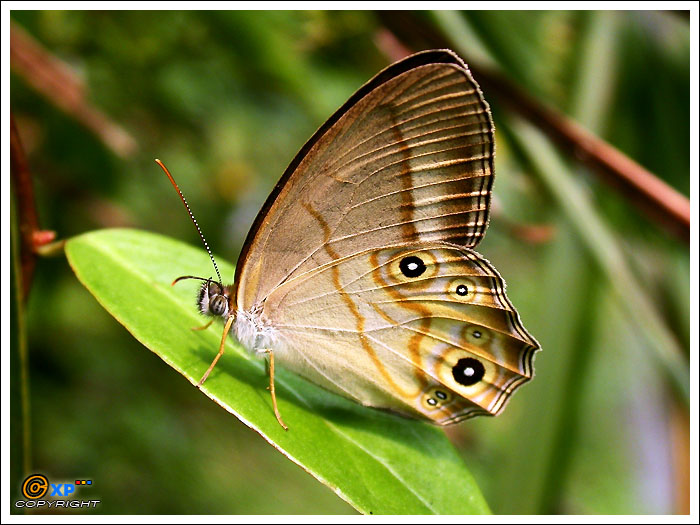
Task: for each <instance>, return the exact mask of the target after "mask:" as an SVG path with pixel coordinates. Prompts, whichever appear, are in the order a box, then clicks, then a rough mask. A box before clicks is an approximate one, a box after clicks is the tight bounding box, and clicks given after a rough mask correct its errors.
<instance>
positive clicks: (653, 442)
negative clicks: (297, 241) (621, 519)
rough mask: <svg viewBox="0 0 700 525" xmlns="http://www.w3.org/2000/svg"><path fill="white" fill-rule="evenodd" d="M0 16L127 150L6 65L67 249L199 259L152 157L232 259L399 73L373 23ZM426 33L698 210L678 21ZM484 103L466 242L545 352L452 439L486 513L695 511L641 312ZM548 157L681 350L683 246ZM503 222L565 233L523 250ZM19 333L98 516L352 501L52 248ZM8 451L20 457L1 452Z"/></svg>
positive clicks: (623, 16)
mask: <svg viewBox="0 0 700 525" xmlns="http://www.w3.org/2000/svg"><path fill="white" fill-rule="evenodd" d="M12 19H13V21H14V22H15V23H16V24H17V25H18V26H20V27H22V28H23V29H24V30H26V31H27V32H28V33H29V34H30V35H31V36H32V37H33V38H35V39H36V40H37V41H38V42H40V43H41V44H42V45H43V46H44V47H45V48H46V49H47V50H48V51H49V52H50V53H52V54H53V55H55V56H56V57H58V58H60V59H61V60H63V61H65V62H66V63H67V64H69V65H70V68H71V70H72V71H73V73H74V74H75V75H77V76H78V78H79V79H81V80H82V82H84V85H85V89H86V97H87V100H88V101H89V103H90V104H91V105H93V106H95V107H97V108H99V109H100V111H101V112H103V113H104V114H105V115H107V116H108V118H109V119H110V120H112V121H113V122H114V123H117V124H118V125H120V126H121V127H123V128H124V129H125V130H126V131H127V132H128V133H129V134H130V135H131V136H132V137H133V138H134V139H135V141H136V144H137V149H136V150H135V151H134V152H133V153H131V154H130V155H127V156H120V155H117V154H115V153H114V152H113V151H112V150H110V149H109V148H108V147H106V146H105V144H104V142H102V141H101V140H100V139H99V138H97V137H96V135H95V134H94V133H92V132H91V131H89V130H88V129H87V128H86V127H84V126H83V125H81V124H79V123H78V122H77V121H76V119H75V118H74V117H73V116H72V115H70V114H68V113H66V112H64V111H62V110H60V109H57V108H56V106H55V105H54V104H53V103H51V102H49V101H48V100H47V99H46V98H45V97H44V96H42V95H40V94H38V93H37V92H36V91H35V90H34V89H32V88H31V87H29V84H28V83H27V81H26V79H25V78H24V77H23V76H22V75H19V74H16V73H13V74H12V75H11V93H10V102H11V109H12V111H13V115H14V117H15V119H16V122H17V126H18V128H19V132H20V135H21V138H22V141H23V144H24V147H25V149H26V151H27V154H28V159H29V164H30V168H31V171H32V173H33V176H34V184H35V191H36V194H37V195H36V198H37V207H38V211H39V216H40V220H41V225H42V226H43V227H44V228H47V229H52V230H55V231H56V232H57V233H58V236H59V238H67V237H70V236H72V235H75V234H79V233H82V232H85V231H88V230H92V229H97V228H104V227H110V226H132V227H138V228H143V229H146V230H150V231H155V232H159V233H162V234H166V235H169V236H172V237H175V238H178V239H184V240H189V241H190V242H191V243H193V244H195V245H197V244H198V243H199V240H198V238H197V235H196V232H195V230H194V228H193V227H192V224H191V223H190V221H189V220H188V218H187V216H186V213H185V211H184V210H183V208H182V206H181V204H180V203H179V199H178V198H177V195H176V194H175V193H174V192H173V190H172V188H171V187H170V185H169V183H168V181H167V179H166V178H165V177H164V175H163V174H162V172H161V171H160V169H159V168H158V166H156V165H155V163H154V162H153V158H155V157H158V158H160V159H162V160H163V161H164V162H165V163H166V164H167V165H168V167H169V168H170V170H171V171H172V172H173V174H174V176H175V177H176V179H177V180H178V183H179V185H180V187H181V188H182V190H183V191H184V192H185V195H186V196H187V199H188V201H189V203H190V204H191V207H192V209H193V211H194V213H195V214H196V216H197V219H198V222H199V224H200V225H201V226H202V228H203V230H204V233H205V235H206V236H207V239H208V241H209V244H210V245H211V246H212V247H214V251H215V252H216V253H217V254H219V256H221V257H224V258H226V259H228V260H231V261H235V259H236V257H237V255H238V251H239V250H240V247H241V244H242V242H243V239H244V237H245V234H246V233H247V231H248V228H249V227H250V225H251V223H252V220H253V218H254V216H255V214H256V213H257V211H258V209H259V208H260V206H261V204H262V202H263V201H264V199H265V198H266V196H267V194H268V193H269V191H270V190H271V189H272V187H273V185H274V184H275V182H276V181H277V179H278V178H279V176H280V175H281V174H282V172H283V171H284V169H285V168H286V166H287V163H288V162H289V161H290V160H291V159H292V158H293V156H294V155H295V153H296V152H297V150H298V149H299V148H300V147H301V146H302V145H303V143H304V142H305V140H306V139H307V138H308V137H309V136H310V135H311V134H312V133H313V132H314V130H315V129H316V128H317V127H318V126H319V125H321V124H322V122H323V121H324V119H325V118H327V117H328V116H330V114H331V113H332V112H333V111H334V110H335V109H336V108H337V107H338V106H340V105H341V104H342V103H343V102H344V101H345V100H346V99H347V97H348V96H350V95H351V94H352V93H353V92H354V91H355V90H356V89H357V88H358V87H359V86H360V85H361V84H362V83H364V82H365V81H366V80H368V79H369V78H370V77H371V76H372V75H374V74H375V73H376V72H377V71H379V70H380V69H381V68H382V67H384V66H385V65H386V64H387V63H388V62H389V60H388V58H387V57H386V55H385V54H384V53H383V52H382V51H383V50H382V46H381V41H380V39H378V35H380V34H381V32H382V30H383V29H382V22H381V19H380V17H378V16H376V14H374V13H371V12H283V11H281V12H271V11H265V12H241V11H239V12H206V11H205V12H201V11H197V12H167V11H163V12H150V11H140V12H124V11H120V12H109V11H99V12H85V11H70V12H69V11H36V12H24V11H14V12H12ZM420 20H421V21H422V23H424V24H426V25H429V26H431V27H432V28H433V29H434V30H436V31H439V32H441V33H442V34H444V35H445V36H446V37H447V38H450V39H451V40H452V41H453V42H454V46H453V48H454V49H455V50H456V51H458V52H459V53H461V54H462V55H463V58H465V60H466V61H467V62H469V59H470V55H469V52H470V49H474V50H477V48H478V49H480V50H483V51H485V52H486V53H487V54H488V55H489V57H490V59H491V60H492V61H493V63H494V64H496V65H497V66H498V67H499V68H500V69H501V71H503V72H505V73H507V74H508V75H509V76H510V77H511V78H512V79H513V80H514V81H516V82H517V83H518V85H519V86H520V87H521V88H522V89H523V90H526V91H528V92H530V93H531V94H533V95H535V96H536V97H538V98H539V99H540V100H543V101H546V102H547V103H548V104H550V105H551V106H553V107H556V108H558V109H559V110H561V111H563V112H564V113H566V114H568V115H569V116H571V117H573V118H575V119H577V120H578V121H579V122H581V123H582V124H583V125H585V126H587V127H588V129H590V130H591V131H593V132H595V133H596V134H597V135H599V136H600V137H602V138H604V139H605V140H607V141H609V142H610V143H612V144H613V145H614V146H616V147H618V148H619V149H621V150H622V151H624V152H625V153H626V154H628V155H629V156H630V157H632V158H633V159H635V160H636V161H638V162H639V163H641V164H642V165H643V166H645V167H646V168H648V169H649V170H651V171H653V172H654V173H655V174H656V175H658V176H659V177H661V178H662V179H664V180H665V181H667V182H668V183H669V184H670V185H671V186H673V187H675V188H676V189H678V190H679V191H681V192H683V193H684V194H686V195H688V193H689V191H690V177H689V169H690V150H689V140H688V138H689V132H690V121H689V113H690V93H689V87H688V86H689V79H690V76H689V75H690V73H689V71H690V37H689V22H688V18H687V17H685V16H683V15H682V14H677V13H672V12H602V13H601V12H582V11H576V12H547V11H528V12H508V11H498V12H466V13H451V12H442V13H433V14H430V13H423V14H421V16H420ZM465 35H469V38H471V39H473V40H471V41H470V40H469V39H467V37H466V36H465ZM378 42H380V45H377V43H378ZM485 97H486V99H487V100H488V101H489V102H490V104H491V106H492V109H493V111H494V116H495V121H496V128H497V177H496V182H495V194H496V198H497V212H496V213H495V214H494V217H493V219H492V221H491V227H490V228H489V231H488V233H487V235H486V238H485V240H484V242H483V243H482V245H481V246H480V249H479V251H480V252H481V253H483V254H484V255H485V256H486V257H487V258H488V259H489V260H490V261H491V262H492V263H494V265H495V266H496V267H497V268H498V269H499V271H500V273H501V274H502V275H503V276H504V278H505V279H506V281H507V282H508V283H509V288H508V292H509V296H510V298H511V300H512V301H513V303H514V304H515V305H516V307H517V308H518V311H519V312H520V315H521V318H522V319H523V322H524V324H525V326H526V327H527V328H528V330H529V331H530V332H531V333H532V334H533V335H534V336H535V337H537V338H538V340H539V342H540V343H541V345H542V347H543V351H542V352H541V353H539V354H538V356H537V359H536V362H535V368H536V371H537V377H536V379H535V380H534V381H532V383H531V384H529V385H528V386H526V387H524V388H523V389H522V390H521V391H519V392H518V393H517V394H516V395H515V396H514V398H513V400H512V401H511V403H510V404H509V407H508V408H507V409H506V410H505V412H504V414H503V415H502V416H500V417H498V418H496V419H492V418H480V419H477V420H471V421H469V422H467V423H464V424H461V425H459V426H458V427H455V428H449V429H448V434H449V436H450V438H451V439H452V440H453V442H454V443H455V444H456V446H457V447H458V449H459V450H460V452H461V453H462V454H463V456H464V460H465V462H466V463H467V465H468V466H469V468H470V470H471V471H472V473H473V474H474V475H475V477H476V479H477V482H478V483H479V485H480V487H481V488H482V491H483V492H484V495H485V496H486V499H487V501H488V503H489V505H490V507H491V508H492V510H493V511H494V512H496V513H516V514H527V513H537V512H544V513H556V512H561V513H622V514H645V513H661V514H663V513H678V512H687V508H688V507H687V505H688V504H689V503H688V499H689V488H688V485H687V477H685V476H687V474H683V473H684V468H687V464H688V456H687V447H688V444H687V440H688V435H687V418H688V408H687V405H685V404H684V403H683V401H682V400H679V398H678V396H677V395H675V394H674V393H673V390H672V388H671V387H670V385H669V382H668V381H667V378H666V375H665V374H664V373H663V371H662V370H661V369H660V368H661V366H660V365H659V363H658V362H657V361H655V360H654V359H653V358H652V357H651V356H652V355H653V352H648V351H645V350H643V347H645V345H646V346H648V345H649V344H650V343H649V340H648V339H647V338H646V337H645V334H644V330H642V329H640V327H639V326H638V325H636V324H634V323H633V322H632V320H631V316H630V314H629V311H630V310H634V306H635V305H632V306H633V307H632V308H627V309H626V308H625V307H624V304H623V301H620V298H619V296H617V295H616V292H615V287H614V286H613V285H611V281H610V275H608V274H606V273H605V271H604V268H602V267H601V266H600V265H599V263H597V262H596V259H595V250H594V249H593V248H591V244H590V243H591V239H590V238H589V239H588V240H586V238H585V235H584V236H582V234H581V228H582V227H585V226H586V225H585V224H583V225H582V224H577V223H576V218H575V217H574V218H572V217H571V216H570V215H569V214H567V209H566V207H565V206H564V205H563V202H562V200H561V198H560V196H558V194H557V192H556V191H552V189H551V186H550V184H551V180H556V179H547V177H546V176H545V175H543V174H542V171H541V170H543V169H546V168H544V167H543V166H541V165H539V166H538V164H537V162H535V161H533V160H532V158H531V157H528V151H527V148H528V147H534V146H532V145H533V144H538V145H537V147H538V148H540V150H538V151H539V152H543V151H545V152H548V151H549V150H547V148H550V146H549V145H548V143H547V142H546V140H545V139H541V141H542V144H540V142H539V141H538V138H537V137H536V136H535V135H532V133H536V130H534V131H533V130H530V129H529V128H526V127H525V126H524V125H523V124H522V123H521V122H519V121H518V120H517V119H515V118H513V116H512V115H511V114H510V113H509V111H508V110H507V108H505V107H501V106H500V105H499V104H498V101H497V100H496V99H495V98H494V97H492V96H490V95H489V92H486V93H485ZM550 154H551V156H553V158H556V152H548V153H547V155H550ZM544 157H546V155H544V153H543V154H542V157H541V158H544ZM547 158H548V157H547ZM550 165H554V164H551V163H550ZM555 165H556V166H557V167H558V168H557V170H556V171H558V172H560V174H559V175H560V176H561V177H568V178H567V179H566V180H568V181H570V182H571V183H572V184H575V186H572V188H574V189H575V190H574V193H577V194H579V195H580V196H582V198H585V199H586V201H585V202H586V203H588V204H587V205H588V206H590V208H591V209H593V210H595V213H596V217H597V219H596V220H598V221H599V222H600V225H601V228H602V229H603V231H605V232H606V235H608V236H609V238H608V237H606V242H607V241H610V242H611V243H612V244H610V246H611V247H614V248H615V249H616V250H619V251H620V253H621V254H622V255H623V256H624V258H625V261H626V265H627V266H628V268H629V271H630V272H631V273H632V275H633V282H634V283H636V285H638V288H639V289H636V290H635V293H636V294H637V296H639V294H641V296H642V297H643V298H645V300H646V301H648V302H649V303H650V304H651V305H652V306H653V308H654V309H655V315H657V316H658V318H659V319H660V321H661V323H662V324H663V328H664V329H665V330H667V331H668V333H670V334H671V336H672V338H673V339H674V340H675V341H676V342H677V344H678V346H679V347H681V348H682V349H683V350H684V351H685V352H686V355H687V352H688V347H689V324H690V319H689V300H690V298H689V250H688V246H687V244H684V243H682V242H681V241H677V240H676V239H674V238H670V237H669V236H668V235H667V234H666V233H665V232H664V231H663V230H661V229H659V228H658V227H657V226H656V225H655V224H653V223H652V222H650V221H649V220H647V219H646V218H644V217H643V216H641V215H640V214H639V213H638V212H637V211H636V209H635V208H633V207H632V206H631V205H630V203H629V200H628V199H626V197H625V195H620V194H619V193H616V192H614V191H612V190H611V189H609V188H608V187H607V186H605V185H603V184H602V183H601V182H600V181H599V180H598V179H597V178H596V177H595V175H594V174H592V173H590V172H589V171H587V170H585V169H583V168H581V167H580V166H579V165H578V164H576V163H575V162H573V160H572V159H566V158H563V157H559V158H558V160H557V163H555ZM555 176H556V175H555ZM561 180H562V181H563V180H565V179H561ZM548 181H549V182H548ZM514 225H540V226H543V227H546V228H547V231H549V229H552V231H553V232H554V233H553V235H552V236H551V238H545V239H544V241H545V242H532V241H528V240H527V239H524V238H523V237H522V235H517V234H516V233H515V232H516V231H517V228H514ZM545 237H546V236H545ZM593 242H595V237H593ZM606 246H607V245H606ZM173 264H174V266H173V277H175V276H177V275H178V270H177V267H176V266H177V261H174V262H173ZM203 271H204V272H206V271H208V270H206V269H203ZM229 277H232V276H229ZM193 308H194V298H193ZM25 326H26V331H27V338H28V348H29V358H30V388H31V428H32V465H33V468H34V469H35V470H40V471H43V472H46V473H48V474H49V476H51V475H54V476H56V477H66V478H75V479H78V478H87V479H92V480H94V486H93V487H92V489H91V493H90V495H91V496H92V497H94V498H99V499H101V500H102V505H101V506H100V507H99V509H97V511H98V512H101V513H144V514H147V513H166V514H178V513H188V514H192V513H202V514H206V513H245V514H256V513H265V514H277V513H279V514H286V513H310V514H313V513H329V514H330V513H347V512H353V510H352V509H351V508H350V507H349V506H348V505H347V504H345V503H344V502H342V501H341V500H339V499H338V498H337V497H336V496H335V495H334V494H333V493H332V491H330V490H328V489H327V488H326V487H324V486H322V485H321V484H319V483H318V482H316V481H315V480H314V479H312V478H311V477H310V476H309V475H307V474H306V473H305V472H303V471H302V470H301V469H300V468H298V467H297V466H296V465H293V464H292V463H291V462H289V461H288V460H287V459H285V458H284V457H283V456H282V455H281V454H279V453H278V452H276V451H275V450H274V449H273V448H272V447H270V446H269V445H267V443H265V442H264V441H263V440H262V439H260V437H259V436H258V435H257V434H255V433H254V432H253V431H251V430H249V429H248V428H247V427H245V426H244V425H243V424H242V423H240V422H239V421H237V420H236V419H235V418H233V417H231V416H230V415H229V414H227V413H226V412H224V411H223V410H222V409H221V408H219V407H218V406H216V405H214V404H213V403H211V402H209V400H208V399H206V398H205V397H204V396H203V395H201V394H200V393H199V392H197V391H196V390H195V389H194V388H192V387H191V385H190V384H189V383H188V382H187V381H185V380H183V378H182V377H181V376H180V375H178V374H177V373H176V372H175V371H174V370H172V369H171V368H170V367H168V366H165V364H164V363H163V362H162V361H160V359H158V358H157V356H155V355H153V354H151V353H150V352H149V351H147V350H145V349H144V348H143V347H142V346H140V345H139V344H138V343H137V342H136V341H135V340H134V339H133V338H132V337H131V336H130V335H129V334H128V333H127V332H126V330H124V329H123V328H122V327H121V326H120V325H119V324H118V323H117V322H116V321H115V320H114V319H112V318H111V317H110V316H109V315H108V314H107V313H106V312H105V311H104V310H102V309H101V308H100V307H99V306H98V304H97V303H96V301H95V300H94V299H93V297H92V296H91V295H90V294H89V293H88V292H87V291H86V290H85V289H84V288H83V287H82V286H81V285H80V284H79V283H78V281H77V280H76V278H75V276H74V275H73V274H72V272H71V271H70V269H69V268H68V265H67V263H66V261H65V259H64V258H61V257H57V258H42V259H40V260H39V262H38V265H37V270H36V274H35V278H34V283H33V287H32V290H31V294H30V297H29V302H28V305H27V310H26V322H25ZM13 337H15V341H16V337H17V336H16V334H13ZM18 379H19V378H18V376H17V375H13V377H12V380H13V382H14V384H13V387H17V385H16V382H17V381H18ZM15 397H16V396H15ZM14 401H16V399H15V400H14ZM14 401H13V402H14ZM11 459H12V461H13V462H14V463H15V466H16V465H17V463H19V462H21V461H22V458H21V455H20V454H19V451H17V450H16V448H15V449H14V450H13V454H12V458H11ZM12 490H13V493H12V498H13V500H14V499H15V498H16V495H17V491H16V488H15V487H13V488H12ZM86 490H87V489H86Z"/></svg>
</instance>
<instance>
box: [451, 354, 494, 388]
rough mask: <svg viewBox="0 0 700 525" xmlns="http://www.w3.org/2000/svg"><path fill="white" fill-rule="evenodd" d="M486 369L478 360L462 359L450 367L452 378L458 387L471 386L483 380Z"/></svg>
mask: <svg viewBox="0 0 700 525" xmlns="http://www.w3.org/2000/svg"><path fill="white" fill-rule="evenodd" d="M485 373H486V369H485V368H484V365H483V364H482V363H481V361H479V360H478V359H474V358H473V357H464V358H462V359H460V360H459V361H457V364H456V365H455V366H453V367H452V377H454V379H455V381H457V382H458V383H459V384H460V385H464V386H472V385H475V384H476V383H478V382H479V381H481V380H482V379H483V378H484V374H485Z"/></svg>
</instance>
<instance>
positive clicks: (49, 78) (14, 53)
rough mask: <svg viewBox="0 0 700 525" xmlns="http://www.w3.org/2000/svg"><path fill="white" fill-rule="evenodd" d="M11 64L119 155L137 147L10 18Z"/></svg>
mask: <svg viewBox="0 0 700 525" xmlns="http://www.w3.org/2000/svg"><path fill="white" fill-rule="evenodd" d="M10 66H11V67H12V69H13V71H15V72H16V73H17V74H19V75H21V76H22V77H23V78H24V79H25V80H26V81H27V83H28V84H29V85H31V86H32V87H33V88H34V89H36V90H37V91H38V92H39V93H41V94H42V95H43V96H45V97H46V98H47V99H49V100H50V101H51V102H52V103H54V104H55V105H56V106H58V107H59V108H61V109H62V110H64V111H65V112H66V113H68V114H69V115H71V116H72V117H73V118H75V119H76V120H77V121H78V122H80V123H82V124H83V125H84V126H85V127H86V128H88V129H89V130H90V131H92V132H93V133H95V135H97V137H99V139H100V140H101V141H102V142H103V143H104V144H105V146H107V147H108V148H109V149H110V150H112V151H113V152H114V153H115V154H117V155H119V156H120V157H127V156H129V155H130V154H131V153H133V152H134V151H136V141H135V140H134V139H133V137H132V136H131V135H130V134H129V133H127V132H126V131H125V130H124V129H123V128H122V127H121V126H119V125H118V124H115V123H114V122H112V121H111V120H110V119H109V118H108V117H107V116H105V115H104V114H103V113H102V112H101V111H100V110H99V109H97V108H95V107H94V106H92V105H90V104H89V103H88V102H87V101H86V99H85V87H84V86H83V83H82V82H81V81H80V80H79V79H78V78H77V76H76V75H75V73H73V71H71V69H70V67H68V65H67V64H66V63H64V62H63V61H62V60H60V59H58V58H56V57H55V56H53V55H52V54H51V53H49V52H48V51H47V50H46V49H44V48H43V47H42V46H41V44H39V42H37V41H36V40H34V39H33V38H32V37H31V36H30V35H29V34H28V33H27V32H26V31H24V30H23V29H22V28H20V27H19V26H17V25H16V24H15V23H13V22H12V21H11V22H10Z"/></svg>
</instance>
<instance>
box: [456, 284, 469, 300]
mask: <svg viewBox="0 0 700 525" xmlns="http://www.w3.org/2000/svg"><path fill="white" fill-rule="evenodd" d="M456 292H457V295H461V296H462V297H464V296H465V295H469V288H467V287H466V286H464V285H463V284H460V285H459V286H457V290H456Z"/></svg>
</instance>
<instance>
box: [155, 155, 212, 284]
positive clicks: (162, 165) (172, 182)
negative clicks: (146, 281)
mask: <svg viewBox="0 0 700 525" xmlns="http://www.w3.org/2000/svg"><path fill="white" fill-rule="evenodd" d="M155 160H156V162H157V163H158V165H159V166H160V167H161V168H163V171H164V172H165V174H166V175H167V176H168V178H169V179H170V183H171V184H172V185H173V186H174V187H175V190H177V193H178V195H179V196H180V199H182V203H183V204H184V205H185V208H187V213H189V214H190V219H192V222H193V223H194V227H195V228H197V233H198V234H199V238H200V239H202V242H203V243H204V248H206V250H207V253H208V254H209V258H210V259H211V262H212V264H213V265H214V270H216V276H217V277H218V278H219V285H220V286H221V287H222V288H223V286H224V284H223V282H222V281H221V274H220V273H219V267H218V266H217V265H216V261H215V260H214V256H213V255H212V253H211V250H210V249H209V245H208V244H207V240H206V239H205V238H204V235H202V230H200V229H199V224H197V219H195V218H194V214H193V213H192V210H190V205H189V204H187V200H186V199H185V196H184V195H183V194H182V192H181V191H180V187H179V186H178V185H177V182H175V179H173V176H172V175H170V172H169V171H168V168H166V167H165V164H163V163H162V162H161V161H160V159H155ZM176 282H177V280H176ZM173 284H175V283H173Z"/></svg>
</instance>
